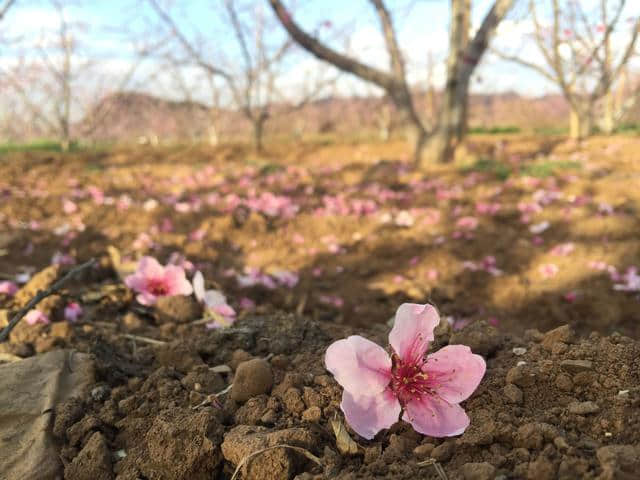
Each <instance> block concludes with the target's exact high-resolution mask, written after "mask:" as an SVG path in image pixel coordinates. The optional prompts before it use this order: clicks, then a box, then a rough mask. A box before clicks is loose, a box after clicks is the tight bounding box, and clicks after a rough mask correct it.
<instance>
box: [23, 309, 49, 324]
mask: <svg viewBox="0 0 640 480" xmlns="http://www.w3.org/2000/svg"><path fill="white" fill-rule="evenodd" d="M24 321H25V322H27V323H28V324H29V325H35V324H36V323H42V324H43V325H47V324H49V323H51V320H49V317H48V316H47V315H46V314H45V313H43V312H41V311H40V310H37V309H33V310H29V312H28V313H27V314H26V315H25V316H24Z"/></svg>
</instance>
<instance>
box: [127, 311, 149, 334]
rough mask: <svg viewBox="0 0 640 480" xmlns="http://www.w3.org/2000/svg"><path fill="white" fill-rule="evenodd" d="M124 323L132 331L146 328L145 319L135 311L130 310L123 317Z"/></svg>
mask: <svg viewBox="0 0 640 480" xmlns="http://www.w3.org/2000/svg"><path fill="white" fill-rule="evenodd" d="M122 323H123V325H124V326H125V328H126V329H127V330H128V331H130V332H137V331H139V330H142V329H143V328H144V320H142V319H141V318H140V317H139V316H138V315H136V314H135V313H133V312H128V313H126V314H125V315H124V317H122Z"/></svg>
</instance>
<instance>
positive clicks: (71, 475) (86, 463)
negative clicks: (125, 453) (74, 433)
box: [64, 432, 114, 480]
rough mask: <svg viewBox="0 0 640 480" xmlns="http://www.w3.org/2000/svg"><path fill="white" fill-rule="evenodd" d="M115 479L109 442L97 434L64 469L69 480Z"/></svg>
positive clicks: (65, 476) (92, 436)
mask: <svg viewBox="0 0 640 480" xmlns="http://www.w3.org/2000/svg"><path fill="white" fill-rule="evenodd" d="M113 477H114V475H113V469H112V466H111V454H110V453H109V447H108V446H107V441H106V440H105V438H104V436H103V435H102V434H101V433H100V432H95V433H94V434H93V435H91V438H90V439H89V441H88V442H87V444H86V445H85V446H84V448H83V449H82V450H81V451H80V453H79V454H78V456H76V458H74V459H73V461H72V462H71V463H70V464H68V465H67V466H66V468H65V469H64V478H68V479H69V480H86V479H89V478H90V479H92V480H111V479H112V478H113Z"/></svg>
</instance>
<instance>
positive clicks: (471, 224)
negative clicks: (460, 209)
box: [456, 217, 478, 230]
mask: <svg viewBox="0 0 640 480" xmlns="http://www.w3.org/2000/svg"><path fill="white" fill-rule="evenodd" d="M456 227H458V228H461V229H463V230H475V229H476V228H478V219H477V218H476V217H461V218H459V219H458V221H457V222H456Z"/></svg>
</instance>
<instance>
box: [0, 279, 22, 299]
mask: <svg viewBox="0 0 640 480" xmlns="http://www.w3.org/2000/svg"><path fill="white" fill-rule="evenodd" d="M17 291H18V285H16V284H15V283H13V282H11V281H9V280H2V281H1V282H0V293H4V294H5V295H11V296H13V295H15V293H16V292H17Z"/></svg>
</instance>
